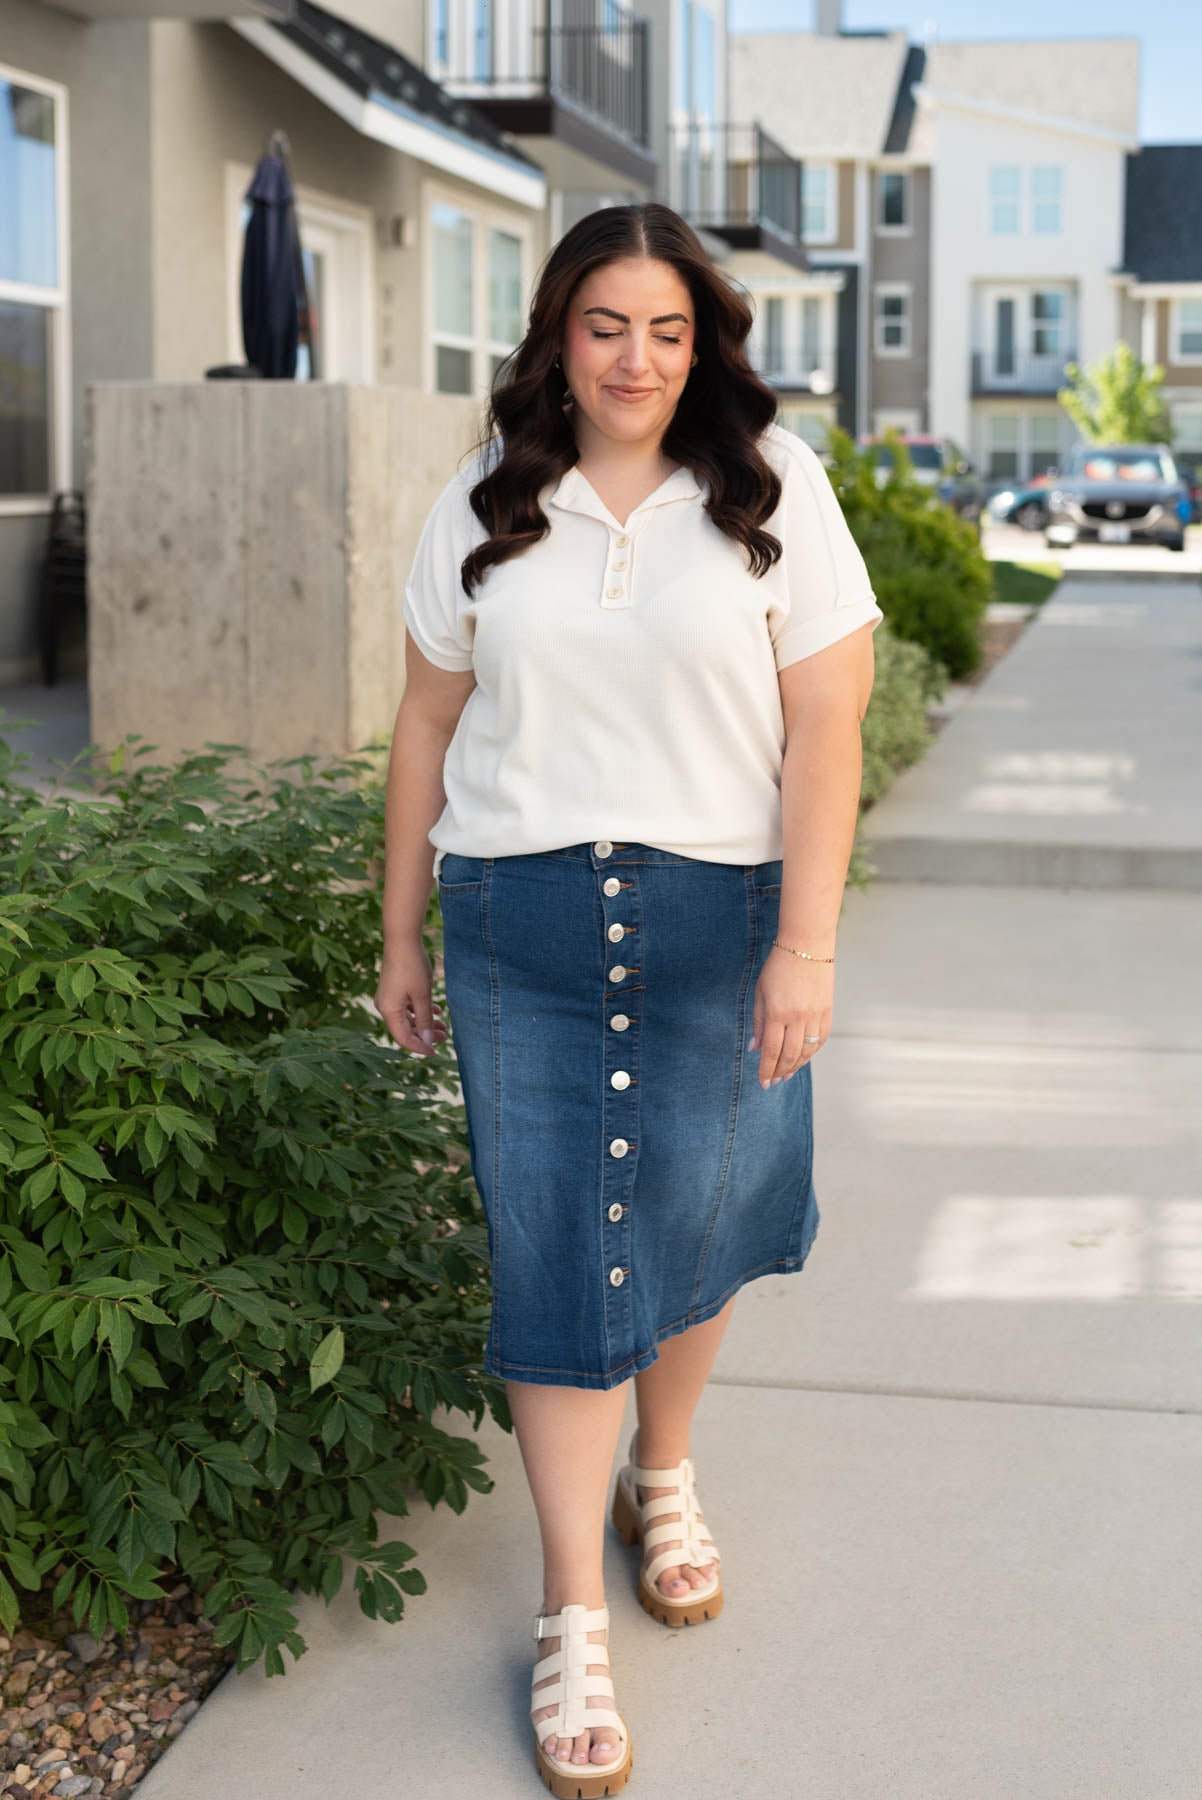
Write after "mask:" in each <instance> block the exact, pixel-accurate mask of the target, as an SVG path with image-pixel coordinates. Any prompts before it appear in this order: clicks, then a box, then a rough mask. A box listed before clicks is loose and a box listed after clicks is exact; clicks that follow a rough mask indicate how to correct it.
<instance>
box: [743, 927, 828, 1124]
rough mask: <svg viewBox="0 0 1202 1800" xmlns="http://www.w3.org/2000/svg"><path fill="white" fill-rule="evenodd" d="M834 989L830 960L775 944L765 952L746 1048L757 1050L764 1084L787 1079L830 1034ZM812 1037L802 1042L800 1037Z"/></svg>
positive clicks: (759, 1078)
mask: <svg viewBox="0 0 1202 1800" xmlns="http://www.w3.org/2000/svg"><path fill="white" fill-rule="evenodd" d="M834 993H835V966H834V964H833V963H823V962H810V961H809V960H808V959H807V958H806V957H800V956H791V955H790V954H789V952H788V951H787V950H782V949H781V948H780V947H779V945H778V946H776V947H775V948H774V949H772V950H770V951H769V953H768V960H767V962H766V963H765V964H764V967H763V969H762V970H761V971H760V978H759V980H758V981H757V983H756V987H755V1009H754V1015H753V1017H754V1029H753V1032H752V1038H751V1042H750V1044H749V1045H748V1046H747V1047H748V1050H749V1051H750V1050H758V1051H759V1052H760V1066H759V1074H758V1077H757V1079H758V1081H759V1084H760V1086H761V1087H762V1088H768V1087H771V1086H772V1085H773V1083H774V1082H777V1081H787V1080H788V1079H789V1076H790V1075H795V1074H796V1073H797V1071H798V1069H800V1068H801V1067H802V1065H803V1064H804V1063H807V1062H809V1060H810V1058H811V1057H812V1056H813V1055H814V1053H815V1051H817V1050H821V1048H822V1046H823V1044H825V1042H826V1040H827V1038H828V1037H829V1036H830V1029H831V1011H832V1006H833V1002H834ZM808 1037H809V1038H817V1039H818V1042H817V1043H816V1044H807V1043H805V1042H804V1041H803V1040H804V1039H805V1038H808Z"/></svg>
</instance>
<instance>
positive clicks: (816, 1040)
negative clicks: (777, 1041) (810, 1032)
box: [801, 1032, 822, 1044]
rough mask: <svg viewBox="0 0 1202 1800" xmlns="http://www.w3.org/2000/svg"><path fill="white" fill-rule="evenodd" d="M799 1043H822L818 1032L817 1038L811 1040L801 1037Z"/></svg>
mask: <svg viewBox="0 0 1202 1800" xmlns="http://www.w3.org/2000/svg"><path fill="white" fill-rule="evenodd" d="M801 1041H802V1043H803V1044H820V1043H821V1042H822V1033H821V1032H819V1034H818V1036H817V1037H813V1038H811V1037H803V1038H802V1040H801Z"/></svg>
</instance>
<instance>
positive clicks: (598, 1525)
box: [505, 1381, 626, 1763]
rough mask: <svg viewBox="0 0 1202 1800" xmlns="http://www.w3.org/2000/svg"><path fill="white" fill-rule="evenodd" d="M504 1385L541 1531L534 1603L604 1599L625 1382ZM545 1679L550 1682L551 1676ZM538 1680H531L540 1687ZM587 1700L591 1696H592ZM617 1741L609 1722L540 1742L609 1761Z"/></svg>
mask: <svg viewBox="0 0 1202 1800" xmlns="http://www.w3.org/2000/svg"><path fill="white" fill-rule="evenodd" d="M505 1385H506V1391H507V1393H508V1396H509V1410H510V1412H511V1413H512V1415H513V1425H514V1431H515V1432H516V1434H517V1440H518V1445H519V1448H520V1449H521V1453H522V1462H523V1463H524V1465H525V1469H526V1479H527V1480H528V1481H529V1483H530V1492H531V1495H532V1497H533V1499H534V1506H535V1511H536V1512H537V1513H538V1524H539V1532H540V1534H541V1537H542V1546H543V1605H542V1610H543V1612H545V1613H557V1612H558V1611H559V1610H560V1608H561V1607H562V1606H567V1605H570V1604H571V1603H572V1602H579V1604H581V1605H583V1606H589V1607H594V1606H604V1604H605V1581H604V1576H603V1574H602V1549H603V1546H604V1542H605V1504H606V1499H607V1496H608V1492H609V1478H610V1475H611V1473H612V1472H613V1463H614V1451H615V1450H616V1448H617V1443H618V1433H619V1431H620V1430H621V1428H622V1414H623V1411H624V1410H625V1405H626V1386H625V1384H623V1385H622V1386H621V1387H616V1388H607V1389H600V1388H575V1387H551V1386H545V1385H543V1384H540V1383H537V1382H516V1381H510V1382H507V1383H506V1384H505ZM589 1642H590V1643H594V1644H604V1643H607V1642H608V1638H607V1634H606V1633H605V1632H604V1631H590V1632H589ZM559 1643H560V1641H559V1639H558V1638H557V1637H546V1638H543V1639H542V1640H541V1641H540V1643H539V1646H538V1656H539V1657H543V1656H548V1655H550V1654H551V1652H552V1651H555V1650H558V1649H559ZM588 1673H589V1674H590V1675H604V1674H606V1673H607V1671H606V1669H605V1667H604V1666H603V1665H602V1664H601V1663H597V1664H596V1665H593V1664H590V1665H589V1669H588ZM548 1680H549V1681H552V1682H553V1681H556V1680H558V1676H555V1675H552V1676H550V1677H549V1678H548ZM546 1685H547V1683H546V1682H540V1683H539V1686H540V1687H543V1686H546ZM615 1685H616V1684H615ZM535 1691H537V1690H535ZM588 1703H589V1704H590V1705H592V1704H593V1703H594V1697H593V1696H590V1698H589V1702H588ZM595 1703H596V1705H598V1706H606V1705H608V1704H609V1702H608V1701H607V1700H606V1699H605V1698H604V1696H596V1697H595ZM554 1711H555V1708H554V1707H553V1706H547V1707H541V1708H538V1709H537V1710H536V1711H534V1712H533V1713H532V1715H531V1716H532V1718H534V1719H535V1720H538V1719H542V1718H549V1717H550V1716H551V1715H552V1714H553V1713H554ZM618 1742H619V1739H618V1733H617V1730H616V1728H615V1727H614V1726H612V1725H600V1726H598V1727H597V1729H596V1730H595V1731H582V1732H581V1733H580V1735H579V1737H577V1738H576V1739H575V1740H574V1741H573V1739H571V1738H566V1737H565V1738H558V1739H557V1738H554V1737H550V1738H548V1739H547V1742H546V1749H547V1754H548V1755H549V1756H556V1755H558V1756H559V1758H560V1759H561V1760H563V1761H569V1760H570V1761H571V1762H573V1763H586V1762H590V1761H592V1762H602V1763H604V1762H612V1761H613V1755H614V1751H615V1749H616V1748H617V1746H618Z"/></svg>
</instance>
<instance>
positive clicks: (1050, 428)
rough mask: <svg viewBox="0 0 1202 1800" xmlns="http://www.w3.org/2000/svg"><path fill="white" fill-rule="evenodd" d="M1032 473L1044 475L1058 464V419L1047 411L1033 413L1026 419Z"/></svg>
mask: <svg viewBox="0 0 1202 1800" xmlns="http://www.w3.org/2000/svg"><path fill="white" fill-rule="evenodd" d="M1028 443H1029V444H1030V447H1031V468H1030V473H1031V474H1032V475H1046V474H1047V472H1048V470H1049V469H1055V468H1058V467H1059V464H1060V420H1059V419H1058V418H1056V417H1055V416H1054V415H1051V414H1048V413H1033V414H1032V415H1031V418H1030V419H1029V420H1028Z"/></svg>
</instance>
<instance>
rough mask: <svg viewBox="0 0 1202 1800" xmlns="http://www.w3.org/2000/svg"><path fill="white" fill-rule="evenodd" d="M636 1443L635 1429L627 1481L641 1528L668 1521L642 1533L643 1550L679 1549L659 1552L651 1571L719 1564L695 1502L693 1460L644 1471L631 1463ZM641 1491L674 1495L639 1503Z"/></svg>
mask: <svg viewBox="0 0 1202 1800" xmlns="http://www.w3.org/2000/svg"><path fill="white" fill-rule="evenodd" d="M637 1442H638V1431H637V1429H636V1430H635V1433H634V1435H633V1437H632V1438H631V1440H630V1459H631V1460H630V1479H631V1481H632V1482H633V1483H634V1501H635V1505H636V1506H637V1507H638V1509H639V1513H640V1516H641V1518H642V1520H643V1522H644V1524H646V1521H647V1520H649V1519H660V1518H663V1519H665V1520H666V1521H667V1522H665V1523H661V1524H658V1525H653V1526H651V1528H650V1529H649V1530H645V1531H644V1533H643V1548H644V1550H647V1549H650V1548H651V1547H652V1546H653V1545H655V1544H666V1543H675V1544H679V1545H680V1546H681V1548H680V1549H679V1550H678V1551H674V1552H661V1554H660V1556H658V1557H656V1558H655V1559H654V1562H653V1564H652V1565H651V1566H652V1568H656V1567H658V1568H659V1569H667V1568H672V1567H675V1566H676V1565H677V1564H683V1563H688V1565H689V1566H690V1568H694V1569H699V1568H701V1567H702V1566H703V1564H705V1563H710V1562H719V1561H720V1560H721V1558H720V1556H719V1553H718V1550H717V1547H716V1545H715V1544H714V1542H713V1539H712V1538H711V1537H710V1536H709V1533H708V1532H707V1530H706V1524H705V1520H704V1519H703V1518H702V1516H701V1503H700V1501H699V1500H698V1498H697V1471H696V1468H695V1466H694V1463H693V1459H692V1457H691V1456H685V1457H682V1458H681V1460H680V1462H678V1463H677V1465H676V1467H675V1468H674V1469H647V1468H644V1467H643V1466H642V1464H640V1463H636V1462H635V1460H634V1450H635V1445H636V1443H637ZM641 1487H670V1488H672V1489H674V1490H675V1491H674V1492H673V1493H670V1494H659V1495H657V1496H656V1497H655V1498H654V1499H652V1500H643V1501H640V1500H639V1497H638V1491H639V1488H641ZM669 1514H672V1515H674V1516H673V1517H672V1518H671V1519H670V1520H668V1519H667V1515H669ZM654 1579H655V1575H654V1574H653V1573H649V1574H648V1580H650V1581H654Z"/></svg>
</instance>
